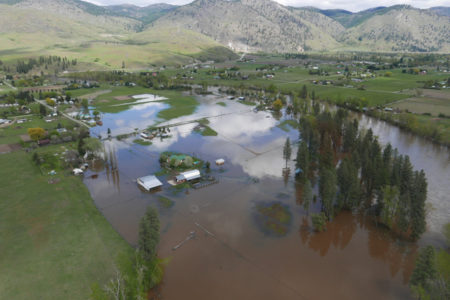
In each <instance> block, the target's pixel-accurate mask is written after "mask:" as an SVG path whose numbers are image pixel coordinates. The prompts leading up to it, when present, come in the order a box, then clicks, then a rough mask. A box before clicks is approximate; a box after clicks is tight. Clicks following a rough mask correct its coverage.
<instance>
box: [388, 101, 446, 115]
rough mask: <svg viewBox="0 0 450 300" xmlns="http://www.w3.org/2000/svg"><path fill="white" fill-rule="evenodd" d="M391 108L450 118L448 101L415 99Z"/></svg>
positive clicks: (401, 102)
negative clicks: (443, 115) (442, 115)
mask: <svg viewBox="0 0 450 300" xmlns="http://www.w3.org/2000/svg"><path fill="white" fill-rule="evenodd" d="M391 106H392V107H396V108H399V109H401V110H407V111H409V112H412V113H416V114H423V113H429V114H431V115H433V116H438V115H439V114H445V115H447V116H450V101H449V100H448V99H439V98H430V97H413V98H408V99H405V100H404V101H400V102H397V103H394V104H392V105H391Z"/></svg>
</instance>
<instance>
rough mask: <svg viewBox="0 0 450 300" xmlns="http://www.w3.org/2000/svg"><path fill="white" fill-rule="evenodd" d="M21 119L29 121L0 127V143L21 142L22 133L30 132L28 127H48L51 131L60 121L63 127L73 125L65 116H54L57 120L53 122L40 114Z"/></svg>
mask: <svg viewBox="0 0 450 300" xmlns="http://www.w3.org/2000/svg"><path fill="white" fill-rule="evenodd" d="M9 119H11V118H9ZM19 119H27V120H28V121H27V122H25V123H22V124H17V123H15V124H12V125H10V126H7V127H4V128H0V145H1V144H15V143H19V142H20V141H21V139H20V135H23V134H25V135H26V134H28V133H27V129H28V128H35V127H41V128H44V129H46V130H47V131H48V132H51V131H53V130H55V129H56V128H57V126H58V123H60V124H61V126H62V127H66V126H69V125H72V126H73V122H72V121H69V120H68V119H66V118H63V117H58V118H54V119H55V121H53V122H51V123H47V122H45V121H44V119H41V118H40V117H38V116H27V117H20V118H19Z"/></svg>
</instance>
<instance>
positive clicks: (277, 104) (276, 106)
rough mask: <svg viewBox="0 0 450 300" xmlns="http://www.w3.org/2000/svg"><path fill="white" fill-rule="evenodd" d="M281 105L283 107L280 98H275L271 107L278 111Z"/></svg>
mask: <svg viewBox="0 0 450 300" xmlns="http://www.w3.org/2000/svg"><path fill="white" fill-rule="evenodd" d="M282 107H283V102H281V99H277V100H275V102H273V109H274V110H275V111H280V110H281V108H282Z"/></svg>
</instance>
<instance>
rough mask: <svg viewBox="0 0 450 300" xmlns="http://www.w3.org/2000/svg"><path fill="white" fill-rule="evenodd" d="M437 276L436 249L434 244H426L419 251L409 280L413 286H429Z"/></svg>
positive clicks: (426, 287)
mask: <svg viewBox="0 0 450 300" xmlns="http://www.w3.org/2000/svg"><path fill="white" fill-rule="evenodd" d="M435 277H436V266H435V250H434V248H433V246H426V247H425V248H423V249H422V250H420V252H419V256H418V257H417V260H416V266H415V268H414V271H413V273H412V275H411V279H410V280H409V284H410V285H411V286H416V287H422V288H424V289H428V288H429V281H430V280H432V279H434V278H435Z"/></svg>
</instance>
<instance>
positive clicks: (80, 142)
mask: <svg viewBox="0 0 450 300" xmlns="http://www.w3.org/2000/svg"><path fill="white" fill-rule="evenodd" d="M77 149H78V154H80V156H84V155H85V154H86V150H85V149H84V140H83V139H82V138H80V139H79V140H78V147H77Z"/></svg>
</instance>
